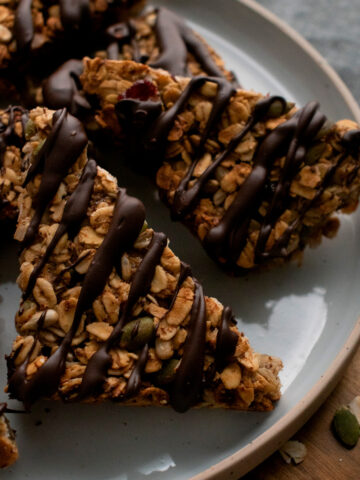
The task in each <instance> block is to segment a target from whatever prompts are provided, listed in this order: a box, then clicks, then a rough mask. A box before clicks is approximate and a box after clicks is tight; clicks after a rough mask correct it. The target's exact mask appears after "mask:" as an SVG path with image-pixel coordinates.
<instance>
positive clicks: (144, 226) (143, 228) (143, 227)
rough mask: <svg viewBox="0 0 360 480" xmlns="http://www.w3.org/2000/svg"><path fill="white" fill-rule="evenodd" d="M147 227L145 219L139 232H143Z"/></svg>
mask: <svg viewBox="0 0 360 480" xmlns="http://www.w3.org/2000/svg"><path fill="white" fill-rule="evenodd" d="M148 227H149V225H148V223H147V221H146V220H145V222H144V225H143V226H142V229H141V232H140V233H143V232H145V230H146V229H147V228H148Z"/></svg>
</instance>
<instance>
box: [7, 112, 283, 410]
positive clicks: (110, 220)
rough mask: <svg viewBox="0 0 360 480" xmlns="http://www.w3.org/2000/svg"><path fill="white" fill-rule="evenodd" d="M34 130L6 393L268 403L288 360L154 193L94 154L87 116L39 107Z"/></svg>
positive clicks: (176, 403) (29, 398)
mask: <svg viewBox="0 0 360 480" xmlns="http://www.w3.org/2000/svg"><path fill="white" fill-rule="evenodd" d="M25 130H26V142H25V144H24V146H23V148H22V153H21V158H22V161H23V164H22V165H21V166H20V168H17V169H16V168H15V167H14V173H15V175H18V177H19V182H18V183H19V184H21V185H23V191H22V192H21V193H20V196H19V197H18V208H19V212H20V213H19V218H18V224H17V229H16V233H15V238H16V239H17V240H18V241H19V242H21V245H22V251H21V254H20V275H19V278H18V284H19V286H20V288H21V290H22V292H23V295H22V300H21V304H20V308H19V310H18V313H17V314H16V328H17V331H18V333H19V335H18V337H17V338H16V339H15V341H14V343H13V348H12V352H11V353H10V355H9V356H8V359H7V362H8V378H9V381H8V386H7V391H8V393H9V394H10V396H11V397H12V398H16V399H18V400H21V401H23V402H24V404H25V405H26V407H29V406H30V405H31V404H32V403H33V402H35V401H36V400H37V399H39V398H42V397H46V398H52V399H63V400H65V401H72V402H73V401H81V402H98V401H102V400H106V399H111V400H114V401H118V402H120V403H123V404H131V405H158V406H165V405H171V406H172V407H173V408H174V409H175V410H177V411H179V412H184V411H186V410H187V409H188V408H190V407H193V406H198V407H223V408H232V409H239V410H271V409H272V408H273V406H274V402H275V401H276V400H278V399H279V397H280V382H279V378H278V372H279V370H280V368H281V361H280V360H279V359H277V358H274V357H270V356H268V355H261V354H257V353H255V352H254V351H253V349H252V348H251V346H250V345H249V342H248V340H247V338H246V337H245V336H244V335H243V334H242V333H240V332H239V331H238V329H237V327H236V322H235V321H234V316H233V313H232V311H231V309H230V308H229V307H224V306H223V305H222V304H221V303H220V302H219V301H218V300H216V299H215V298H210V297H207V296H205V294H204V292H203V287H202V286H201V284H200V283H199V281H198V280H197V279H196V278H195V277H194V276H193V274H192V272H191V269H190V267H189V266H188V265H186V264H184V263H183V262H181V260H180V259H179V258H178V257H177V256H176V255H175V254H174V253H173V252H172V250H171V249H170V248H169V246H168V239H167V238H166V236H165V235H164V234H163V233H159V232H155V231H154V230H152V229H151V228H150V227H149V226H148V225H147V223H146V215H145V208H144V205H143V204H142V203H141V202H140V201H139V200H138V199H136V198H134V197H131V196H129V195H128V194H127V193H126V191H125V190H124V189H122V188H119V187H118V184H117V182H116V180H115V179H114V178H113V177H112V176H111V175H110V174H109V173H108V172H107V171H105V170H103V169H102V168H100V167H99V166H97V164H96V162H95V160H93V159H89V158H88V155H87V138H86V134H85V131H84V129H83V127H82V125H81V123H80V122H79V121H78V120H77V119H76V118H74V117H72V116H71V115H70V114H68V113H67V111H66V110H59V111H56V112H53V111H50V110H47V109H44V108H36V109H34V110H32V111H30V112H29V113H28V121H27V123H26V126H25ZM7 148H11V146H9V147H7ZM7 148H5V151H6V150H7Z"/></svg>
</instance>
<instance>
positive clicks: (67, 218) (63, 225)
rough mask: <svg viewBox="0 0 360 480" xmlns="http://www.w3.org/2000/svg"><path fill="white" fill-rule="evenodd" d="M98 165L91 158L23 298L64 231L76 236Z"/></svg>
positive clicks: (31, 287)
mask: <svg viewBox="0 0 360 480" xmlns="http://www.w3.org/2000/svg"><path fill="white" fill-rule="evenodd" d="M96 172H97V167H96V162H95V160H89V161H88V162H87V164H86V166H85V168H84V170H83V173H82V175H81V178H80V181H79V183H78V185H77V187H76V188H75V190H74V192H73V193H72V194H71V195H70V197H69V200H68V201H67V202H66V205H65V208H64V212H63V216H62V219H61V222H60V224H59V226H58V228H57V230H56V232H55V234H54V236H53V238H52V239H51V242H50V243H49V245H48V247H47V249H46V251H45V253H44V255H43V256H42V257H41V260H40V262H39V263H38V264H37V265H36V266H35V267H34V270H33V271H32V272H31V275H30V278H29V282H28V285H27V287H26V290H25V293H24V295H23V299H26V298H27V297H28V296H29V295H30V293H31V292H32V290H33V288H34V286H35V282H36V279H37V278H38V276H39V275H40V273H41V271H42V269H43V268H44V266H45V264H46V262H47V261H48V260H49V257H50V255H51V254H52V252H53V251H54V249H55V247H56V245H57V244H58V242H59V240H60V238H61V237H62V236H63V235H64V233H66V232H69V233H70V234H71V236H72V237H74V236H75V234H76V233H77V231H78V230H79V229H80V227H81V222H82V220H83V218H84V217H85V215H86V211H87V208H88V205H89V202H90V197H91V192H92V189H93V186H94V180H95V177H96Z"/></svg>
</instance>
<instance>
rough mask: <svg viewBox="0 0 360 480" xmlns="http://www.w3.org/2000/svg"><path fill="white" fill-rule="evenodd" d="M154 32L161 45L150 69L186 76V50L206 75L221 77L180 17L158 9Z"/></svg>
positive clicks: (217, 68) (212, 61) (213, 62)
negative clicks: (161, 69)
mask: <svg viewBox="0 0 360 480" xmlns="http://www.w3.org/2000/svg"><path fill="white" fill-rule="evenodd" d="M155 33H156V36H157V40H158V43H159V46H160V55H159V56H158V58H157V59H156V60H155V61H154V62H152V63H151V64H150V66H151V67H153V68H164V69H165V70H167V71H169V72H170V73H172V74H173V75H185V76H186V75H188V74H189V72H188V69H187V55H188V51H189V52H190V53H192V54H193V55H194V57H195V58H196V60H197V61H198V62H199V63H200V65H201V67H202V69H203V70H204V71H205V72H206V73H207V74H208V75H210V76H214V77H220V78H221V77H224V74H223V72H222V71H221V69H220V68H219V67H218V66H217V65H216V63H215V61H214V60H213V59H212V56H211V54H210V52H209V51H208V49H207V48H206V46H205V45H204V44H203V42H202V41H201V40H200V39H199V38H198V37H197V36H196V35H195V34H194V32H193V31H192V30H191V29H190V28H189V27H188V26H187V25H186V23H185V22H184V20H183V19H182V18H180V17H179V16H177V15H176V14H175V13H173V12H170V10H168V9H167V8H159V9H158V10H157V16H156V23H155Z"/></svg>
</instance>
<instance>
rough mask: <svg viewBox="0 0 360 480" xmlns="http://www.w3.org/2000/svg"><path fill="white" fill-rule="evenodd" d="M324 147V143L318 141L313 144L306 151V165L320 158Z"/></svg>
mask: <svg viewBox="0 0 360 480" xmlns="http://www.w3.org/2000/svg"><path fill="white" fill-rule="evenodd" d="M325 149H326V145H325V143H318V144H316V145H313V146H312V147H311V148H309V150H308V151H307V153H306V157H305V162H306V163H307V164H308V165H313V164H314V163H316V162H317V161H318V160H320V158H321V156H322V154H323V153H324V152H325Z"/></svg>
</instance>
